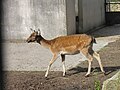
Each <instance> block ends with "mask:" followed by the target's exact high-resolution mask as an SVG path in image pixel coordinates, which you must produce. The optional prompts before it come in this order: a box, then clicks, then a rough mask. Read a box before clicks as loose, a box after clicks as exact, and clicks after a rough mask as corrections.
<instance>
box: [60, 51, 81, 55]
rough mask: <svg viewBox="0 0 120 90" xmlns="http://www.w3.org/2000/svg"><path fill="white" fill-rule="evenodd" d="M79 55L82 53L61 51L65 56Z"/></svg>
mask: <svg viewBox="0 0 120 90" xmlns="http://www.w3.org/2000/svg"><path fill="white" fill-rule="evenodd" d="M78 53H80V51H75V52H67V51H60V54H64V55H75V54H78Z"/></svg>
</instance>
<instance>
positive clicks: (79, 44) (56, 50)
mask: <svg viewBox="0 0 120 90" xmlns="http://www.w3.org/2000/svg"><path fill="white" fill-rule="evenodd" d="M31 30H32V31H33V29H31ZM35 41H36V42H37V43H39V44H40V45H42V46H43V47H46V48H48V49H50V51H51V52H52V54H53V57H52V59H51V61H50V62H49V65H48V68H47V71H46V74H45V77H47V76H48V72H49V69H50V67H51V65H52V64H53V63H54V61H55V60H56V59H57V56H58V54H60V55H61V58H62V63H63V76H65V73H66V72H65V55H71V54H77V53H80V52H82V53H83V54H84V55H85V56H86V58H87V59H88V63H89V65H88V72H87V73H86V75H85V76H89V75H90V72H91V62H92V60H93V57H94V58H96V59H97V61H98V63H99V66H100V69H101V71H102V72H103V73H104V70H103V66H102V64H101V59H100V55H99V54H98V53H97V52H95V51H93V49H92V47H93V43H96V40H95V38H94V37H92V36H90V35H86V34H76V35H68V36H60V37H57V38H54V39H52V40H46V39H44V38H43V37H42V36H41V33H40V30H39V29H38V31H35V30H34V31H33V33H32V34H31V35H30V36H29V38H28V39H27V42H28V43H29V42H35Z"/></svg>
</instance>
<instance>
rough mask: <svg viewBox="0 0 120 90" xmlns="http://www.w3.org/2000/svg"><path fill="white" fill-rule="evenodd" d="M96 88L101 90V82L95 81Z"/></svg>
mask: <svg viewBox="0 0 120 90" xmlns="http://www.w3.org/2000/svg"><path fill="white" fill-rule="evenodd" d="M94 87H95V90H100V81H99V80H95V83H94Z"/></svg>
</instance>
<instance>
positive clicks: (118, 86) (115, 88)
mask: <svg viewBox="0 0 120 90" xmlns="http://www.w3.org/2000/svg"><path fill="white" fill-rule="evenodd" d="M102 90H120V70H119V71H118V73H116V74H115V75H114V76H113V77H111V78H110V79H108V80H106V81H104V82H103V86H102Z"/></svg>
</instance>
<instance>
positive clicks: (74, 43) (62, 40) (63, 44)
mask: <svg viewBox="0 0 120 90" xmlns="http://www.w3.org/2000/svg"><path fill="white" fill-rule="evenodd" d="M91 40H92V38H91V36H89V35H86V34H78V35H68V36H61V37H57V38H55V39H53V40H52V43H51V49H53V50H58V51H61V50H62V51H73V50H77V49H78V48H83V47H85V46H87V45H89V44H90V43H91Z"/></svg>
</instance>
